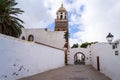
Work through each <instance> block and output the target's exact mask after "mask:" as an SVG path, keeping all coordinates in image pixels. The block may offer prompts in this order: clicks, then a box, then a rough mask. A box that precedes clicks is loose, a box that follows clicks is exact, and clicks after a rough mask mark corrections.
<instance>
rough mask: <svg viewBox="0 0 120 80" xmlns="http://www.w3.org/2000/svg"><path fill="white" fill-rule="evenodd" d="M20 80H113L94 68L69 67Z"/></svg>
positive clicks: (82, 66) (83, 66)
mask: <svg viewBox="0 0 120 80" xmlns="http://www.w3.org/2000/svg"><path fill="white" fill-rule="evenodd" d="M20 80H111V79H109V78H108V77H106V76H105V75H104V74H102V73H100V72H98V71H97V70H95V69H94V68H93V67H92V66H85V65H69V66H65V67H62V68H58V69H54V70H50V71H47V72H44V73H40V74H37V75H34V76H30V77H26V78H22V79H20Z"/></svg>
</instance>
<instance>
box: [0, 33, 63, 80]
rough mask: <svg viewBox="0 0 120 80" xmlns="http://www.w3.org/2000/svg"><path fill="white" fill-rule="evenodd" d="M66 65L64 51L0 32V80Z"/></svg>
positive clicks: (13, 78) (10, 79)
mask: <svg viewBox="0 0 120 80" xmlns="http://www.w3.org/2000/svg"><path fill="white" fill-rule="evenodd" d="M62 66H64V51H62V50H58V49H54V48H51V47H47V46H44V45H40V44H35V43H33V42H27V41H22V40H19V39H15V38H12V37H8V36H5V35H1V34H0V80H15V79H18V78H21V77H24V76H29V75H33V74H37V73H41V72H44V71H47V70H50V69H54V68H58V67H62Z"/></svg>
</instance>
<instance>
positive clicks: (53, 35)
mask: <svg viewBox="0 0 120 80" xmlns="http://www.w3.org/2000/svg"><path fill="white" fill-rule="evenodd" d="M22 31H23V32H22V35H21V36H25V38H26V40H28V36H29V35H31V34H32V35H33V36H34V41H36V42H40V43H46V44H47V45H51V46H54V47H57V48H61V49H63V47H64V44H65V39H64V34H65V33H64V31H50V30H47V31H45V28H38V29H23V30H22Z"/></svg>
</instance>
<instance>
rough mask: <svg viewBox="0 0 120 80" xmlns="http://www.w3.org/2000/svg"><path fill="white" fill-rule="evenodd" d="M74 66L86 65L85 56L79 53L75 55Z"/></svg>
mask: <svg viewBox="0 0 120 80" xmlns="http://www.w3.org/2000/svg"><path fill="white" fill-rule="evenodd" d="M74 64H75V65H85V55H84V54H83V53H81V52H78V53H76V54H75V55H74Z"/></svg>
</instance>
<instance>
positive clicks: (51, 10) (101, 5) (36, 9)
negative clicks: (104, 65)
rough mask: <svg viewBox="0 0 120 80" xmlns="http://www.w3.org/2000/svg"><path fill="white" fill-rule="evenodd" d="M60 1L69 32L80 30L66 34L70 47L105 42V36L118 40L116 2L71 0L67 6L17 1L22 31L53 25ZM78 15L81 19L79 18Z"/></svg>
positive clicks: (54, 0) (119, 4) (119, 5)
mask: <svg viewBox="0 0 120 80" xmlns="http://www.w3.org/2000/svg"><path fill="white" fill-rule="evenodd" d="M62 1H63V3H64V6H65V8H66V9H67V11H69V12H70V13H71V15H70V17H69V18H70V22H69V24H70V25H71V27H70V30H72V27H76V28H77V29H78V30H80V31H77V32H75V33H70V34H71V35H72V38H70V44H73V43H81V42H91V41H100V42H102V41H106V38H105V37H106V35H107V34H108V33H109V32H111V33H112V34H113V35H114V36H115V39H118V38H119V34H120V32H119V29H120V28H119V25H120V22H119V21H120V1H119V0H73V1H72V2H70V3H69V1H68V2H67V1H64V0H17V2H18V3H19V4H18V6H19V7H20V8H21V9H23V10H24V11H25V13H24V14H23V15H21V16H20V17H21V18H22V20H23V21H25V27H26V28H43V27H47V26H48V25H49V24H51V23H52V22H54V19H55V18H56V11H57V10H58V9H59V7H60V5H61V3H62ZM81 5H84V7H85V9H84V11H83V12H82V11H81V10H80V6H81ZM80 15H82V18H81V17H80ZM81 24H82V26H81ZM74 25H78V26H74ZM53 27H54V26H53ZM81 30H82V31H81Z"/></svg>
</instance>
